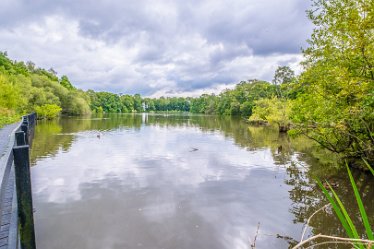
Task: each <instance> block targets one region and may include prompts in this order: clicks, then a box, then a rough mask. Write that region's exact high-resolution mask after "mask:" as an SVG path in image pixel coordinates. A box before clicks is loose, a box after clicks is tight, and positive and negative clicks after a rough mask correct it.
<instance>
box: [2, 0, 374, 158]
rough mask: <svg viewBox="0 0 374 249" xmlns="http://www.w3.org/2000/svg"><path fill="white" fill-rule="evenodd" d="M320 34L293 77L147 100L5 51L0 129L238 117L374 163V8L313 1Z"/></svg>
mask: <svg viewBox="0 0 374 249" xmlns="http://www.w3.org/2000/svg"><path fill="white" fill-rule="evenodd" d="M308 17H309V18H310V20H311V21H312V22H313V23H314V25H315V28H314V31H313V34H312V36H311V38H310V39H309V40H308V42H309V47H308V48H307V49H305V50H304V51H303V54H304V61H303V63H302V65H303V67H304V70H303V72H301V74H300V75H299V76H297V77H295V75H294V73H293V71H292V70H291V69H290V68H289V67H287V66H284V67H278V69H277V70H276V72H275V75H274V78H273V80H272V82H271V83H270V82H266V81H261V80H248V81H243V82H240V83H239V84H238V85H237V86H236V87H235V88H234V89H227V90H225V91H223V92H222V93H221V94H219V95H213V94H211V95H208V94H203V95H201V96H200V97H197V98H191V97H186V98H182V97H161V98H142V97H141V96H140V95H139V94H135V95H133V96H132V95H127V94H126V95H118V94H114V93H109V92H94V91H92V90H89V91H87V92H84V91H82V90H79V89H76V88H75V87H74V86H73V85H72V84H71V83H70V81H69V79H68V78H67V77H66V76H62V77H61V78H58V77H57V76H56V73H55V72H54V71H53V70H52V69H50V70H44V69H40V68H36V67H35V65H34V64H33V63H31V62H28V63H23V62H16V61H12V60H10V59H8V57H7V55H6V53H0V125H1V123H6V122H11V121H12V120H14V119H15V118H16V117H18V116H19V115H20V114H23V113H26V112H30V111H34V110H35V111H37V112H38V114H39V117H47V118H50V117H53V116H55V115H57V114H58V113H59V112H60V111H61V112H62V113H63V114H69V115H81V114H86V113H90V112H91V111H93V112H96V113H101V112H106V113H127V112H130V113H131V112H154V111H181V112H192V113H202V114H217V115H241V116H244V117H246V118H247V117H249V121H251V122H255V123H273V124H275V125H277V126H278V127H279V131H281V132H286V131H288V132H289V134H291V135H300V134H303V135H305V136H307V137H309V138H310V139H312V140H314V141H315V142H317V143H319V144H320V145H321V146H323V147H324V148H326V149H328V150H330V151H332V152H334V153H336V154H339V155H341V156H342V157H343V158H345V159H348V160H350V161H357V159H361V158H362V159H365V160H367V161H369V162H370V163H374V36H373V30H374V21H373V20H374V2H373V1H371V0H362V1H355V0H344V1H343V0H338V1H333V2H331V1H326V0H316V1H314V4H313V7H312V9H311V10H309V11H308Z"/></svg>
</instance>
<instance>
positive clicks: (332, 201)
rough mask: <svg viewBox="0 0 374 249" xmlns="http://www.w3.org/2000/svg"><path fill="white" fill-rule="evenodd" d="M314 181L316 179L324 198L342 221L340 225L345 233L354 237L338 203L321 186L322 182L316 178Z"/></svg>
mask: <svg viewBox="0 0 374 249" xmlns="http://www.w3.org/2000/svg"><path fill="white" fill-rule="evenodd" d="M316 181H317V184H318V185H319V187H320V188H321V190H322V192H323V194H324V195H325V196H326V198H327V199H328V201H329V202H330V203H331V206H332V208H333V209H334V211H335V214H336V216H338V219H339V220H340V222H341V223H342V225H343V227H344V229H345V231H346V233H347V235H348V236H349V237H350V238H354V236H353V233H352V229H351V227H350V226H349V224H348V223H347V220H346V219H345V218H344V215H343V214H342V211H341V209H340V208H339V206H338V204H337V203H336V202H335V200H334V198H332V197H331V195H330V193H329V192H328V191H327V189H326V188H325V187H324V186H323V184H322V182H321V181H320V180H319V179H316Z"/></svg>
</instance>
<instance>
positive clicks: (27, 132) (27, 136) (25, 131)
mask: <svg viewBox="0 0 374 249" xmlns="http://www.w3.org/2000/svg"><path fill="white" fill-rule="evenodd" d="M21 131H23V132H24V133H25V141H26V144H29V127H28V125H27V124H25V123H22V125H21Z"/></svg>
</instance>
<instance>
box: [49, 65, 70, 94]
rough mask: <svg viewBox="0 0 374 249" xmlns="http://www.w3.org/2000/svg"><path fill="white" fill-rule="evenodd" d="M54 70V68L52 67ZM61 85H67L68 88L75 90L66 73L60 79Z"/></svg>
mask: <svg viewBox="0 0 374 249" xmlns="http://www.w3.org/2000/svg"><path fill="white" fill-rule="evenodd" d="M52 70H53V69H52ZM60 84H61V86H63V87H65V88H66V89H68V90H73V89H75V87H74V86H73V85H72V84H71V83H70V80H69V78H68V77H67V76H66V75H63V76H62V77H61V79H60Z"/></svg>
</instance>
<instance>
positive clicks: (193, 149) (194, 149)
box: [190, 147, 199, 152]
mask: <svg viewBox="0 0 374 249" xmlns="http://www.w3.org/2000/svg"><path fill="white" fill-rule="evenodd" d="M197 150H199V149H198V148H193V147H192V150H190V152H194V151H197Z"/></svg>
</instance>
